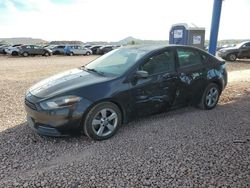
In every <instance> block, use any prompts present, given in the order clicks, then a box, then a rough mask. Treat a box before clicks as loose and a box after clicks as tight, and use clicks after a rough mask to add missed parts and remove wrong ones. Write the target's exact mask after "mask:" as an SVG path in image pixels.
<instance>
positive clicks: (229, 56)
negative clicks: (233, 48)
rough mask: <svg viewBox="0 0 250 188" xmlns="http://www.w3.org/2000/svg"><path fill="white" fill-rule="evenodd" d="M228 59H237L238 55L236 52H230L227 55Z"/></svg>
mask: <svg viewBox="0 0 250 188" xmlns="http://www.w3.org/2000/svg"><path fill="white" fill-rule="evenodd" d="M227 59H228V61H236V59H237V55H236V54H229V55H228V56H227Z"/></svg>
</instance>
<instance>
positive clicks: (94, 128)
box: [83, 102, 122, 140]
mask: <svg viewBox="0 0 250 188" xmlns="http://www.w3.org/2000/svg"><path fill="white" fill-rule="evenodd" d="M84 119H85V121H84V125H83V131H84V133H85V134H86V135H87V136H88V137H89V138H91V139H94V140H104V139H108V138H110V137H112V136H113V135H114V134H115V133H116V131H117V130H118V128H119V126H120V125H121V122H122V121H121V120H122V115H121V111H120V109H119V107H118V106H117V105H115V104H114V103H111V102H102V103H99V104H97V105H95V106H94V107H93V108H92V109H91V110H90V111H89V112H88V114H87V115H86V117H85V118H84Z"/></svg>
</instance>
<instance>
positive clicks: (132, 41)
mask: <svg viewBox="0 0 250 188" xmlns="http://www.w3.org/2000/svg"><path fill="white" fill-rule="evenodd" d="M116 43H118V44H120V45H126V44H168V41H167V40H142V39H137V38H134V37H131V36H130V37H127V38H125V39H122V40H120V41H118V42H116Z"/></svg>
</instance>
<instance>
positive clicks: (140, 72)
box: [135, 70, 148, 78]
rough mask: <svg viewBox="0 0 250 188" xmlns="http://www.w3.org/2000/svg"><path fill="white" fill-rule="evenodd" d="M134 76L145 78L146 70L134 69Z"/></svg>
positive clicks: (146, 75)
mask: <svg viewBox="0 0 250 188" xmlns="http://www.w3.org/2000/svg"><path fill="white" fill-rule="evenodd" d="M135 77H136V78H147V77H148V72H147V71H143V70H139V71H136V73H135Z"/></svg>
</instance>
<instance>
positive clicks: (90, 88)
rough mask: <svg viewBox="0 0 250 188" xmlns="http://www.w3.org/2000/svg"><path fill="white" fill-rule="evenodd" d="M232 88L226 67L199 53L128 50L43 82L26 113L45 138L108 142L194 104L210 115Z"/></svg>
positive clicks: (27, 104)
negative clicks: (147, 119)
mask: <svg viewBox="0 0 250 188" xmlns="http://www.w3.org/2000/svg"><path fill="white" fill-rule="evenodd" d="M226 84H227V71H226V69H225V62H222V61H220V60H218V59H216V58H215V57H214V56H211V55H210V54H208V53H206V52H205V51H202V50H199V49H197V48H194V47H188V46H165V47H163V46H146V47H145V46H144V47H141V46H139V47H138V46H137V47H123V48H120V49H116V50H113V51H112V52H110V53H107V54H105V55H104V56H101V57H99V58H98V59H96V60H94V61H92V62H90V63H89V64H88V65H86V66H83V67H80V68H77V69H73V70H69V71H67V72H64V73H61V74H58V75H55V76H53V77H50V78H47V79H45V80H43V81H41V82H39V83H37V84H36V85H34V86H33V87H31V88H30V89H29V90H28V91H27V93H26V96H25V108H26V111H27V121H28V125H29V126H30V127H32V128H33V129H35V130H36V131H37V132H38V133H40V134H43V135H49V136H60V135H68V134H70V133H71V132H72V131H75V130H76V131H81V132H82V133H85V134H86V135H87V136H88V137H90V138H92V139H96V140H103V139H107V138H109V137H111V136H113V135H114V134H115V132H116V131H117V129H118V128H119V126H120V125H121V124H125V123H128V122H130V121H132V120H134V119H136V118H138V117H141V116H146V115H150V114H155V113H159V112H163V111H166V110H169V109H172V108H177V107H181V106H184V105H188V104H192V105H196V106H199V107H200V108H202V109H207V110H210V109H212V108H214V107H215V106H216V104H217V102H218V100H219V97H220V94H221V92H222V91H223V89H224V88H225V86H226Z"/></svg>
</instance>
